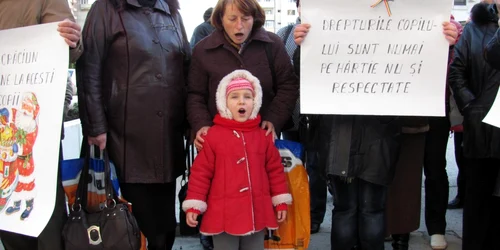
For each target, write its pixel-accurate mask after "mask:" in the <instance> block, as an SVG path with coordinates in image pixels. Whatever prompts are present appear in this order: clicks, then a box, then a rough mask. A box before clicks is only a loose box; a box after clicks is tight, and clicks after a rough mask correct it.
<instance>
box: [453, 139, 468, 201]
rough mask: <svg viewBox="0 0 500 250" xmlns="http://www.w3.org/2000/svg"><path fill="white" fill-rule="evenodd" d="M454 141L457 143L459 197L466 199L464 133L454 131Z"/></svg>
mask: <svg viewBox="0 0 500 250" xmlns="http://www.w3.org/2000/svg"><path fill="white" fill-rule="evenodd" d="M453 141H454V143H455V161H456V162H457V167H458V176H457V198H459V199H460V200H462V201H465V200H464V198H465V169H466V167H465V163H466V159H465V157H464V151H463V148H462V142H463V141H464V133H463V132H454V133H453Z"/></svg>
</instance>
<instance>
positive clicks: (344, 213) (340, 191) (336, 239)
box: [330, 177, 359, 250]
mask: <svg viewBox="0 0 500 250" xmlns="http://www.w3.org/2000/svg"><path fill="white" fill-rule="evenodd" d="M358 181H359V180H358V179H354V180H352V182H347V180H344V179H341V178H338V177H330V185H331V186H332V191H333V206H334V207H333V210H332V231H331V234H330V243H331V249H332V250H351V248H353V247H354V246H356V244H357V243H358Z"/></svg>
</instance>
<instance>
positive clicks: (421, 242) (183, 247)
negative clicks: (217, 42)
mask: <svg viewBox="0 0 500 250" xmlns="http://www.w3.org/2000/svg"><path fill="white" fill-rule="evenodd" d="M453 150H454V147H453V139H452V138H450V140H449V143H448V152H447V159H448V166H447V171H448V177H449V181H450V199H451V198H453V197H455V195H456V177H457V173H458V172H457V166H456V163H455V158H454V153H453V152H454V151H453ZM423 191H424V190H423V189H422V194H424V192H423ZM423 200H424V197H422V201H423ZM178 205H179V204H178V203H177V206H178ZM332 208H333V206H332V197H331V196H329V197H328V207H327V212H326V215H325V220H324V223H323V224H322V225H321V230H320V232H319V233H317V234H314V235H312V237H311V242H310V245H309V249H310V250H326V249H330V224H331V215H332V213H331V210H332ZM422 208H423V205H422ZM422 211H423V210H422ZM423 218H424V216H423V213H422V215H421V223H420V225H421V226H420V228H419V229H418V230H417V231H416V232H413V233H412V234H411V239H410V250H431V248H430V246H429V236H428V235H427V232H426V228H425V223H424V221H423ZM446 220H447V223H448V226H447V231H446V239H447V240H448V248H447V249H448V250H460V249H462V240H461V238H462V210H461V209H459V210H448V212H447V214H446ZM173 249H174V250H203V248H202V247H201V245H200V244H199V239H198V238H197V237H178V238H177V239H176V242H175V245H174V248H173ZM385 249H386V250H390V249H392V247H391V246H390V244H389V243H386V247H385ZM0 250H4V248H3V247H2V246H1V245H0ZM69 250H70V249H69Z"/></svg>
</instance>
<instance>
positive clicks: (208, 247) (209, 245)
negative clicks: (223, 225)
mask: <svg viewBox="0 0 500 250" xmlns="http://www.w3.org/2000/svg"><path fill="white" fill-rule="evenodd" d="M200 243H201V245H202V246H203V249H204V250H213V249H214V243H213V241H212V236H205V235H200Z"/></svg>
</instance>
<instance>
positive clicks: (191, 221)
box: [186, 212, 286, 227]
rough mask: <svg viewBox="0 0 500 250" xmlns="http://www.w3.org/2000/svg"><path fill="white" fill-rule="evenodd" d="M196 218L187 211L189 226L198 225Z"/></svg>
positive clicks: (195, 214)
mask: <svg viewBox="0 0 500 250" xmlns="http://www.w3.org/2000/svg"><path fill="white" fill-rule="evenodd" d="M285 215H286V214H285ZM196 218H198V214H197V213H193V212H187V214H186V223H187V224H188V226H190V227H196V226H198V221H197V220H196Z"/></svg>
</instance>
